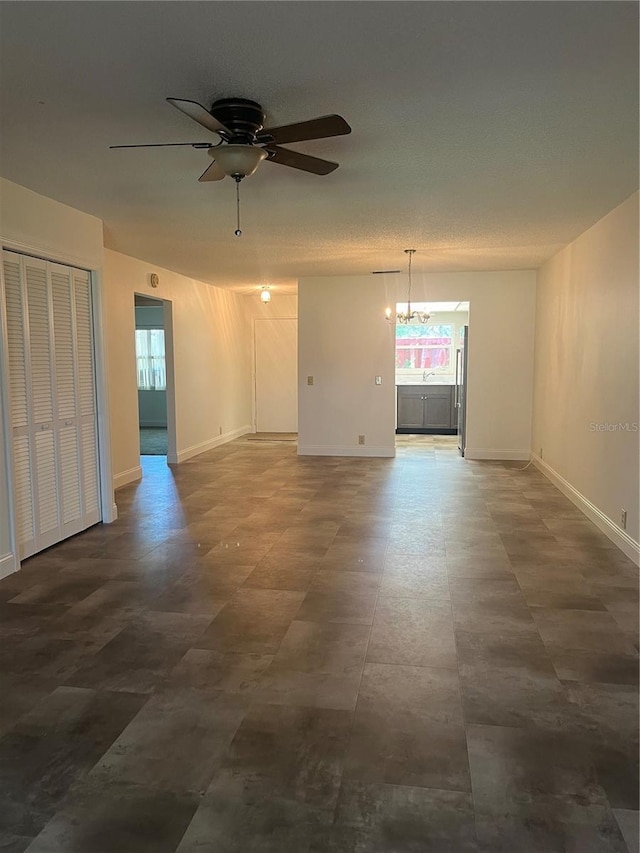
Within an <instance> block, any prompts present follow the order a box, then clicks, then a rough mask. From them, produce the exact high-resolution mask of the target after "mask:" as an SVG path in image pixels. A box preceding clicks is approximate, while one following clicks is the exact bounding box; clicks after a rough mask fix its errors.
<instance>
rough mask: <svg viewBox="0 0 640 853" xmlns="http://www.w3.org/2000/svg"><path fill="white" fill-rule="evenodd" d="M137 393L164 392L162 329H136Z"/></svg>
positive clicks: (165, 374)
mask: <svg viewBox="0 0 640 853" xmlns="http://www.w3.org/2000/svg"><path fill="white" fill-rule="evenodd" d="M136 363H137V368H138V390H139V391H165V390H166V387H167V370H166V365H165V359H164V329H136Z"/></svg>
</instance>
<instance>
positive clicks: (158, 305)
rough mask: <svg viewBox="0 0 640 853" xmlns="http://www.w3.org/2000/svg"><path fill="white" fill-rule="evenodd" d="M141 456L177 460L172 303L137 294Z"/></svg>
mask: <svg viewBox="0 0 640 853" xmlns="http://www.w3.org/2000/svg"><path fill="white" fill-rule="evenodd" d="M134 311H135V346H136V377H137V384H138V429H139V437H140V456H162V457H164V458H165V459H167V458H168V459H169V461H172V455H173V457H175V418H174V417H173V412H174V411H175V407H174V405H173V381H172V376H173V359H172V357H171V356H172V353H173V347H172V346H171V329H172V322H171V303H170V302H168V301H167V300H163V299H153V298H151V297H149V296H146V295H144V296H143V295H139V294H135V296H134Z"/></svg>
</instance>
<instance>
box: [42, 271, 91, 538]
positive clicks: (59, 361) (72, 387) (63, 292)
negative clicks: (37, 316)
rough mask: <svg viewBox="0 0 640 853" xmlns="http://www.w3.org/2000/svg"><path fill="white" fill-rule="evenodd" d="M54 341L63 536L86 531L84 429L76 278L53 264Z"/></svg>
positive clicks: (59, 491)
mask: <svg viewBox="0 0 640 853" xmlns="http://www.w3.org/2000/svg"><path fill="white" fill-rule="evenodd" d="M50 273H51V301H52V303H53V340H54V351H55V377H56V383H55V388H56V421H57V422H56V432H57V439H58V441H57V446H58V478H59V489H58V493H59V502H60V513H61V526H62V536H61V538H63V537H64V536H71V535H72V534H74V533H78V531H80V530H82V529H83V527H84V525H83V523H82V499H81V491H82V483H81V477H80V425H79V419H78V405H77V398H78V393H77V380H76V372H77V371H76V359H77V354H76V341H75V331H74V326H75V322H74V316H73V315H74V310H73V309H74V299H73V277H72V272H71V270H70V269H69V268H68V267H63V266H59V265H58V264H51V269H50Z"/></svg>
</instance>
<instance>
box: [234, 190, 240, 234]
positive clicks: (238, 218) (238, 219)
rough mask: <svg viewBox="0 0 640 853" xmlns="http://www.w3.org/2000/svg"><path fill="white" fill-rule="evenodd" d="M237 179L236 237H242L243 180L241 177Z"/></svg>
mask: <svg viewBox="0 0 640 853" xmlns="http://www.w3.org/2000/svg"><path fill="white" fill-rule="evenodd" d="M235 179H236V224H237V228H236V230H235V231H234V234H235V235H236V237H242V230H241V229H240V181H241V180H242V178H241V177H240V175H235Z"/></svg>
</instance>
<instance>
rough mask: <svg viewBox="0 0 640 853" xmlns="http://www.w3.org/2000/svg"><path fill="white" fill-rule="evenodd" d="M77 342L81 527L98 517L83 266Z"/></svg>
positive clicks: (77, 276)
mask: <svg viewBox="0 0 640 853" xmlns="http://www.w3.org/2000/svg"><path fill="white" fill-rule="evenodd" d="M71 274H72V279H73V295H74V309H75V315H74V316H75V322H76V343H77V357H76V368H77V389H78V396H77V401H78V413H79V422H80V447H79V454H80V481H81V488H80V493H81V496H82V517H83V525H84V527H88V526H89V525H90V524H95V523H96V522H98V521H100V518H101V516H100V481H99V468H98V419H97V412H96V385H95V376H96V372H95V361H94V347H93V315H92V308H91V282H90V280H89V274H88V273H87V272H86V271H85V270H78V269H72V270H71Z"/></svg>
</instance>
